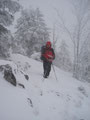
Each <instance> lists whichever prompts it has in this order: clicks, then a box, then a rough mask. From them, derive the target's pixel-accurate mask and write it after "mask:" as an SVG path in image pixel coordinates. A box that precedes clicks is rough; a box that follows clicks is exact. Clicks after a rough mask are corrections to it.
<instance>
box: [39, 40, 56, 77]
mask: <svg viewBox="0 0 90 120" xmlns="http://www.w3.org/2000/svg"><path fill="white" fill-rule="evenodd" d="M54 59H55V53H54V50H53V48H52V46H51V42H50V41H47V42H46V45H45V46H42V48H41V60H42V61H43V69H44V74H43V77H44V78H47V77H48V76H49V74H50V71H51V64H52V61H53V60H54Z"/></svg>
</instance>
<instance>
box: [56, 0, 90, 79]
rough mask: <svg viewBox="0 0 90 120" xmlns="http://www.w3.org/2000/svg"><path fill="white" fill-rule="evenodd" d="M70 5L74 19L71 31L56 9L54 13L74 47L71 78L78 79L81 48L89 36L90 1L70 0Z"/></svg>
mask: <svg viewBox="0 0 90 120" xmlns="http://www.w3.org/2000/svg"><path fill="white" fill-rule="evenodd" d="M70 3H72V6H73V10H72V12H73V15H75V17H76V23H74V28H73V31H70V30H69V28H68V27H67V26H66V25H65V22H64V19H63V17H62V16H61V15H60V13H59V11H58V10H57V9H56V11H57V15H58V17H59V19H60V22H59V25H60V27H62V28H63V30H64V32H66V33H67V34H68V35H69V37H70V39H71V40H72V43H73V45H74V63H73V76H74V77H75V78H77V79H79V69H80V66H79V65H80V61H79V60H80V53H81V48H82V45H83V43H84V41H85V40H86V38H87V36H88V34H90V0H70Z"/></svg>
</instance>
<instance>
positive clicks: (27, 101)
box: [0, 55, 90, 120]
mask: <svg viewBox="0 0 90 120" xmlns="http://www.w3.org/2000/svg"><path fill="white" fill-rule="evenodd" d="M12 60H13V62H12V64H11V63H10V62H9V63H10V64H11V66H13V69H16V71H17V72H16V74H15V76H16V78H17V81H18V82H20V83H22V84H24V86H25V89H23V88H21V87H19V86H17V87H13V86H12V85H11V84H9V83H8V82H6V81H5V80H4V79H3V77H2V74H0V98H1V99H0V120H6V118H7V119H8V120H81V119H82V120H90V115H89V111H90V92H89V91H90V84H89V83H88V84H87V83H83V82H80V81H78V80H76V79H74V78H72V75H71V74H70V73H68V72H64V71H62V70H60V69H58V68H56V67H55V71H56V75H57V78H58V82H57V81H56V79H55V76H54V72H53V69H52V71H51V74H50V76H49V78H47V79H44V81H42V79H43V77H42V74H43V66H42V63H41V62H37V61H35V60H33V59H29V58H27V57H25V56H22V55H13V56H12ZM4 62H5V61H4ZM2 63H3V62H2ZM7 63H8V62H7ZM14 64H15V65H16V66H15V65H14ZM20 71H23V73H24V74H27V75H28V76H29V80H26V79H25V77H24V74H22V73H21V72H20ZM8 110H9V111H8ZM7 111H8V112H7ZM11 113H12V114H11Z"/></svg>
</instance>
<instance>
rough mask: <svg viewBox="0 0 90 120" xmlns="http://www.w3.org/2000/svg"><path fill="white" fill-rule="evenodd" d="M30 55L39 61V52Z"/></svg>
mask: <svg viewBox="0 0 90 120" xmlns="http://www.w3.org/2000/svg"><path fill="white" fill-rule="evenodd" d="M30 57H31V58H32V59H34V60H38V61H40V52H37V53H34V54H32V55H31V56H30Z"/></svg>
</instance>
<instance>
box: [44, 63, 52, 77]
mask: <svg viewBox="0 0 90 120" xmlns="http://www.w3.org/2000/svg"><path fill="white" fill-rule="evenodd" d="M51 64H52V63H50V62H47V61H43V69H44V76H45V77H47V76H49V74H50V71H51Z"/></svg>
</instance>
